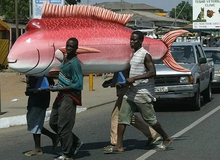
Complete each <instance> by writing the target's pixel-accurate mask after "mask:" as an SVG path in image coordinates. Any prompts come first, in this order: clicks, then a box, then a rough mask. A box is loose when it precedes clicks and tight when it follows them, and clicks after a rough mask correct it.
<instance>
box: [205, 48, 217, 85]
mask: <svg viewBox="0 0 220 160" xmlns="http://www.w3.org/2000/svg"><path fill="white" fill-rule="evenodd" d="M203 49H204V51H205V54H206V57H207V58H212V59H213V61H214V64H215V65H214V68H215V75H214V79H213V81H212V88H213V89H217V88H220V47H204V48H203Z"/></svg>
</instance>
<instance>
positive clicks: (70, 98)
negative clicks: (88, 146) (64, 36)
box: [49, 38, 83, 160]
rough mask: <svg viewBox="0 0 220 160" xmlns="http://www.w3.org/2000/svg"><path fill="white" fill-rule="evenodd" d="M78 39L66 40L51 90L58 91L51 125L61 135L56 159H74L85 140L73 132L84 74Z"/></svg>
mask: <svg viewBox="0 0 220 160" xmlns="http://www.w3.org/2000/svg"><path fill="white" fill-rule="evenodd" d="M77 49H78V40H77V39H76V38H70V39H68V40H67V42H66V52H67V55H66V56H65V57H64V59H63V61H62V63H61V66H60V72H59V76H58V85H57V87H56V88H51V91H58V95H57V97H56V99H55V101H54V104H53V108H52V111H51V116H50V121H49V124H50V127H51V128H52V130H53V131H54V132H56V133H57V134H58V136H59V139H60V142H61V147H62V155H61V156H59V157H57V158H55V159H54V160H72V157H73V156H74V155H75V154H76V153H77V151H78V150H79V148H80V147H81V145H82V144H83V142H82V141H81V140H80V139H79V138H78V137H77V136H76V135H75V134H74V133H73V132H72V129H73V126H74V124H75V116H76V107H77V105H81V90H82V89H83V75H82V69H81V65H80V62H79V59H78V57H77V55H76V50H77Z"/></svg>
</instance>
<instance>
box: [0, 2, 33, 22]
mask: <svg viewBox="0 0 220 160" xmlns="http://www.w3.org/2000/svg"><path fill="white" fill-rule="evenodd" d="M17 1H18V19H19V21H20V22H22V21H26V20H28V19H29V3H27V0H17ZM14 2H15V1H14V0H3V1H2V0H1V2H0V15H1V16H4V18H5V20H7V21H10V22H14V21H15V3H14Z"/></svg>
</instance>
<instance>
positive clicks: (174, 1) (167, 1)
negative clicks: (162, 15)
mask: <svg viewBox="0 0 220 160" xmlns="http://www.w3.org/2000/svg"><path fill="white" fill-rule="evenodd" d="M119 1H121V0H81V4H90V5H91V4H95V3H101V2H119ZM123 1H124V2H128V3H145V4H148V5H150V6H154V7H157V8H161V9H163V10H164V11H171V10H172V8H175V6H177V5H178V4H179V3H180V2H182V1H188V2H189V3H190V4H191V5H192V0H123Z"/></svg>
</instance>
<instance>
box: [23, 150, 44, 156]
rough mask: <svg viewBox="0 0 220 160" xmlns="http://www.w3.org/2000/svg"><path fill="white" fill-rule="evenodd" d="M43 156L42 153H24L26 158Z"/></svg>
mask: <svg viewBox="0 0 220 160" xmlns="http://www.w3.org/2000/svg"><path fill="white" fill-rule="evenodd" d="M42 154H43V152H42V151H34V150H32V151H29V152H26V153H25V154H24V155H25V156H27V157H31V156H41V155H42Z"/></svg>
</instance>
